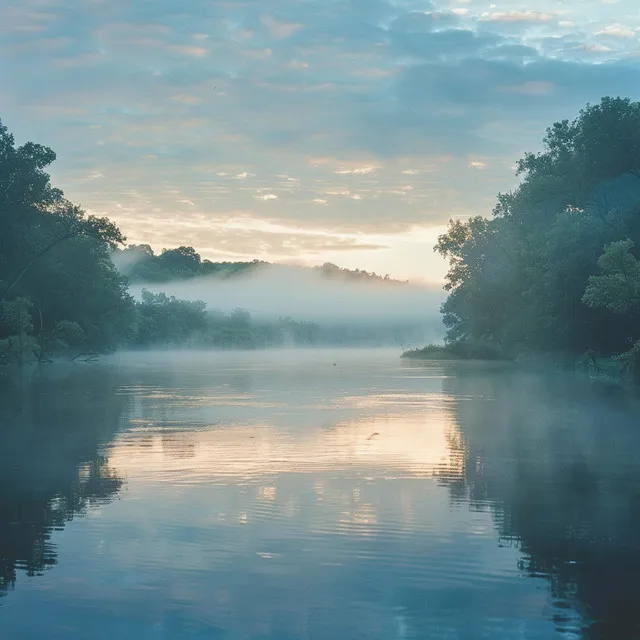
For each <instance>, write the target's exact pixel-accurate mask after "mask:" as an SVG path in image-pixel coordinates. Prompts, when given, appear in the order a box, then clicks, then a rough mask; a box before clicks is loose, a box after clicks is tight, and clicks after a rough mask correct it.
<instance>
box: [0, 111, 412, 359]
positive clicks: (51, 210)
mask: <svg viewBox="0 0 640 640" xmlns="http://www.w3.org/2000/svg"><path fill="white" fill-rule="evenodd" d="M55 159H56V155H55V153H54V152H53V151H52V150H51V149H49V148H48V147H46V146H43V145H39V144H34V143H32V142H27V143H26V144H24V145H22V146H17V145H16V143H15V139H14V137H13V135H11V133H10V132H9V131H8V129H7V127H6V126H4V125H3V124H2V122H1V121H0V364H8V363H12V362H23V361H26V360H36V361H38V362H47V361H50V360H51V359H52V358H53V357H54V356H55V355H61V354H67V355H69V356H72V357H84V358H88V359H91V358H94V357H95V355H96V354H98V353H103V352H110V351H113V350H115V349H116V348H118V347H150V346H157V345H168V346H177V345H181V346H185V345H186V346H189V345H191V346H211V347H221V348H259V347H268V346H284V345H298V346H301V345H318V344H335V345H340V344H356V343H358V344H369V345H376V344H381V343H385V342H388V341H389V340H391V341H396V342H397V343H398V344H401V340H402V336H403V335H404V334H406V331H407V327H403V326H398V327H388V326H387V327H381V326H378V327H376V326H370V327H366V328H363V329H362V331H360V332H358V331H356V329H354V327H351V326H346V325H333V326H319V325H318V324H316V323H313V322H300V321H296V320H294V319H291V318H282V319H280V320H277V321H270V322H266V321H265V322H261V321H257V320H255V319H253V318H252V317H251V316H250V314H249V313H247V312H246V311H243V310H240V309H238V310H235V311H233V312H231V313H223V312H219V311H215V310H211V309H207V308H206V305H205V303H203V302H200V301H189V300H179V299H176V298H175V297H172V296H167V295H165V294H163V293H150V292H148V291H144V292H143V293H142V295H141V297H140V299H137V300H136V299H134V298H133V297H132V296H131V294H130V293H129V290H128V286H129V283H130V282H135V283H150V284H151V283H162V282H169V281H171V280H185V279H189V278H194V277H197V276H208V275H213V276H215V277H218V278H230V277H236V276H241V275H248V274H250V273H252V272H253V271H254V270H256V269H260V268H266V267H268V266H270V265H269V264H268V263H266V262H262V261H259V260H254V261H251V262H235V263H234V262H218V263H216V262H211V261H209V260H203V259H202V258H201V256H200V255H199V254H198V253H197V251H196V250H195V249H194V248H193V247H178V248H177V249H164V250H163V251H162V252H161V253H160V254H159V255H156V254H155V253H154V251H153V250H152V249H151V247H150V246H148V245H129V246H125V238H124V236H123V234H122V233H121V231H120V230H119V229H118V227H117V226H116V225H115V224H114V223H113V222H111V221H110V220H109V219H108V218H104V217H97V216H92V215H87V214H86V212H85V211H83V210H82V209H81V208H80V207H78V206H76V205H75V204H73V203H72V202H70V201H69V200H68V199H67V198H65V196H64V194H63V192H62V191H61V190H60V189H57V188H55V187H54V186H53V185H52V184H51V180H50V176H49V174H48V173H47V168H48V167H49V166H50V165H51V164H52V163H53V162H54V161H55ZM116 265H117V266H116ZM317 269H319V270H320V273H321V274H322V275H323V276H324V277H328V278H342V279H350V280H357V281H368V282H379V281H385V282H395V281H391V280H390V279H389V278H388V276H385V277H382V276H378V275H377V274H374V273H368V272H366V271H360V270H355V271H350V270H348V269H340V268H339V267H337V266H336V265H333V264H331V263H327V264H325V265H323V266H322V267H317Z"/></svg>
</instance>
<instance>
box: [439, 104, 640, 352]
mask: <svg viewBox="0 0 640 640" xmlns="http://www.w3.org/2000/svg"><path fill="white" fill-rule="evenodd" d="M517 175H519V176H520V178H521V182H520V185H519V186H518V188H517V189H515V190H514V191H513V192H510V193H506V194H498V199H497V203H496V206H495V207H494V209H493V216H492V218H484V217H474V218H471V219H469V220H468V221H466V222H465V221H455V222H451V224H450V226H449V229H448V230H447V232H446V233H445V234H444V235H443V236H441V238H440V239H439V241H438V244H437V246H436V251H438V252H440V253H441V254H442V255H443V256H444V257H446V258H447V259H448V260H449V273H448V275H447V283H446V285H445V288H446V289H447V290H448V291H449V297H448V299H447V301H446V302H445V304H444V305H443V314H444V322H445V324H446V325H447V327H448V340H449V341H450V342H466V343H473V342H476V343H484V344H490V345H493V346H496V347H499V348H500V349H501V350H503V351H507V352H511V353H513V354H516V353H519V352H522V351H534V350H536V351H540V350H544V351H556V352H557V351H561V352H569V353H583V352H584V351H585V350H587V349H593V350H594V351H596V352H598V353H603V354H613V353H616V352H619V351H620V350H623V349H626V348H628V346H627V341H628V339H629V337H630V336H631V337H632V338H634V339H638V338H640V324H639V323H637V322H636V317H635V315H634V313H635V312H634V313H632V312H631V311H632V310H631V309H630V308H629V313H626V314H625V313H619V314H617V315H612V314H611V313H609V312H608V311H607V308H611V307H607V306H606V305H602V304H595V302H596V301H597V297H594V296H595V293H596V291H599V292H600V294H599V295H600V296H601V297H602V295H603V287H604V286H605V284H606V285H607V286H608V287H609V288H610V289H611V287H613V286H614V284H616V283H617V284H616V286H618V291H617V292H618V293H620V287H621V284H620V280H621V273H617V274H615V275H614V274H604V275H603V276H598V277H601V278H603V279H602V280H590V278H592V277H594V276H596V275H597V271H598V258H599V257H600V256H601V255H602V252H603V247H605V246H607V245H610V244H611V243H617V242H621V241H626V240H630V241H632V242H636V243H637V242H640V207H639V206H638V201H639V196H640V180H638V178H639V177H640V103H636V102H632V101H630V100H628V99H622V98H603V100H602V101H601V102H600V103H599V104H597V105H587V107H585V108H584V109H583V110H582V111H580V113H579V114H578V116H577V118H575V119H574V120H573V121H568V120H563V121H561V122H557V123H555V124H554V125H552V126H551V127H549V129H547V133H546V136H545V137H544V140H543V151H542V152H540V153H527V154H525V155H524V157H523V158H522V159H521V160H520V161H519V162H518V164H517ZM624 246H626V245H624ZM624 253H625V252H624V251H622V252H620V251H618V253H617V254H616V255H617V256H618V258H620V257H621V256H622V254H624ZM628 257H632V256H631V254H629V256H628ZM612 258H613V256H609V258H607V257H605V258H604V260H605V262H606V261H607V260H608V259H612ZM589 283H592V284H591V285H590V289H589V290H588V295H586V297H585V289H586V288H587V286H588V285H589ZM596 285H597V286H596ZM610 293H611V295H613V291H612V290H611V291H610ZM612 304H621V302H620V300H619V299H618V302H616V303H612Z"/></svg>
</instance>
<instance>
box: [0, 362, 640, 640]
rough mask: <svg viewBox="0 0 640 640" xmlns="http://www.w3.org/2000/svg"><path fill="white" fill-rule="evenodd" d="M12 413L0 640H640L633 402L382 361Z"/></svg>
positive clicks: (83, 392)
mask: <svg viewBox="0 0 640 640" xmlns="http://www.w3.org/2000/svg"><path fill="white" fill-rule="evenodd" d="M0 403H1V404H0V421H1V424H2V428H3V431H2V434H1V436H0V437H1V438H2V440H1V447H0V481H1V483H2V484H1V486H2V493H1V494H0V571H1V573H0V579H1V580H3V583H4V587H5V589H6V588H8V587H10V586H11V585H13V583H14V582H15V583H16V584H15V587H14V588H12V589H11V591H10V593H8V594H7V597H6V598H4V599H2V600H0V634H2V635H3V636H5V635H6V636H7V637H34V638H35V637H48V638H110V637H112V636H113V635H120V636H121V637H124V638H129V637H131V638H136V639H140V638H228V639H234V640H235V639H236V638H238V639H240V638H242V639H244V638H247V639H273V640H275V639H278V640H281V639H288V638H313V639H324V638H327V639H340V638H363V639H365V638H366V639H369V638H380V639H385V640H386V639H392V640H393V639H404V638H554V637H573V638H580V637H584V638H594V639H595V638H637V637H639V636H640V616H638V615H636V608H637V605H636V603H637V602H640V587H638V586H637V584H636V575H637V573H638V569H640V538H638V536H637V531H638V524H640V522H638V521H639V520H640V471H639V470H638V469H637V464H636V463H635V453H636V451H637V450H638V445H639V444H640V429H639V428H638V427H639V426H640V425H638V424H637V423H638V422H639V421H638V420H637V418H636V416H638V415H639V414H638V407H637V406H636V404H635V401H634V400H633V399H632V398H631V397H630V396H629V395H625V394H624V393H622V392H621V391H619V390H616V389H612V388H607V387H603V386H602V385H600V384H596V383H593V382H590V381H588V380H585V379H580V378H577V377H573V376H567V375H563V376H560V375H558V374H548V375H542V374H531V373H524V372H517V371H514V370H510V369H508V368H505V367H503V366H501V365H481V364H469V363H466V364H456V363H444V364H435V363H431V364H419V363H407V362H404V361H401V360H399V359H398V357H397V354H396V353H389V352H384V351H379V352H368V351H352V352H291V353H285V352H281V353H278V352H276V353H267V354H255V353H254V354H238V353H236V354H225V355H222V354H201V355H196V354H164V355H160V354H157V355H156V354H147V355H138V356H132V357H128V358H118V359H114V360H113V361H111V362H109V363H107V364H102V365H100V366H97V367H87V366H83V365H80V366H75V367H70V368H69V369H67V370H63V371H61V370H58V369H56V370H54V369H51V370H50V371H49V372H46V373H45V374H44V375H42V376H36V377H35V379H33V380H30V381H22V382H21V383H20V384H14V385H13V386H11V387H9V385H8V383H7V384H5V386H4V387H3V388H2V391H0ZM78 515H82V516H84V517H81V518H77V517H76V516H78ZM74 518H75V519H74ZM72 519H73V522H71V520H72ZM56 563H57V566H55V567H54V568H52V570H51V571H44V569H46V568H47V567H50V566H51V565H53V564H56ZM16 574H17V576H16ZM36 574H37V575H38V577H33V578H31V579H30V578H28V577H27V576H28V575H32V576H33V575H36ZM16 578H17V579H16ZM0 584H2V583H0ZM34 612H37V615H33V614H34Z"/></svg>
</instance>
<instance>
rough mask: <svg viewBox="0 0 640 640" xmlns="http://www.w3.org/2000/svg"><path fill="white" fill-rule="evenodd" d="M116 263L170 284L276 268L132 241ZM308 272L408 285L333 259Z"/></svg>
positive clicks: (136, 277)
mask: <svg viewBox="0 0 640 640" xmlns="http://www.w3.org/2000/svg"><path fill="white" fill-rule="evenodd" d="M112 257H113V262H114V264H115V265H116V267H117V268H118V269H119V270H120V272H121V273H123V274H124V275H126V276H127V277H128V278H129V279H130V280H131V282H132V283H135V284H143V283H158V284H159V283H167V282H172V281H175V280H189V279H191V278H196V277H199V276H210V275H212V276H216V277H217V278H220V279H228V278H235V277H239V276H247V275H250V274H252V273H255V272H256V271H258V270H264V269H268V268H270V267H273V266H275V265H273V264H272V263H270V262H265V261H262V260H252V261H251V262H212V261H211V260H203V259H202V258H201V257H200V255H199V254H198V252H197V251H196V250H195V249H194V248H193V247H178V248H177V249H163V250H162V252H161V253H160V254H157V255H156V254H155V253H154V251H153V249H152V248H151V247H150V246H149V245H148V244H137V245H136V244H131V245H129V246H128V247H127V248H126V249H116V250H115V252H114V254H113V256H112ZM297 268H299V269H301V270H304V271H312V272H320V273H321V275H322V276H323V277H325V278H331V279H337V280H341V281H355V282H362V283H364V282H371V283H380V282H384V283H389V284H407V283H406V282H402V281H400V280H394V279H392V278H390V277H389V276H388V275H385V276H381V275H378V274H377V273H372V272H368V271H363V270H360V269H355V270H351V269H344V268H341V267H338V266H337V265H335V264H332V263H331V262H325V263H324V264H323V265H322V266H320V267H297Z"/></svg>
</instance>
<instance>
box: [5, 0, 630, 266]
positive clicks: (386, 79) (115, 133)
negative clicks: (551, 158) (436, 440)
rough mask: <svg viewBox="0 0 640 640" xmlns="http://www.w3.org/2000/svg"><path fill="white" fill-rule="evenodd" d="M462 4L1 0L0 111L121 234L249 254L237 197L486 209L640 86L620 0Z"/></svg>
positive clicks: (335, 211)
mask: <svg viewBox="0 0 640 640" xmlns="http://www.w3.org/2000/svg"><path fill="white" fill-rule="evenodd" d="M458 4H459V6H454V5H452V4H451V3H445V2H437V3H426V2H425V3H420V5H418V4H417V3H416V2H413V1H412V2H401V3H400V2H391V1H386V0H341V1H340V2H334V3H326V2H321V1H320V0H309V1H308V2H304V3H300V2H295V1H294V0H277V2H275V3H273V4H271V5H270V6H269V7H268V9H266V8H265V6H264V4H263V3H259V2H254V1H246V2H241V3H240V2H238V3H229V2H223V1H217V0H207V1H205V0H194V1H193V2H192V3H189V4H188V5H184V4H183V5H180V4H176V3H171V2H168V0H159V1H158V2H153V3H150V2H145V3H142V2H137V3H128V2H125V1H124V0H112V1H111V2H109V3H102V2H94V3H86V2H81V1H80V0H68V1H66V2H62V0H47V2H46V3H44V2H42V0H20V2H18V0H8V1H7V3H5V4H4V5H3V6H1V7H0V35H2V38H1V39H0V74H2V77H3V78H4V79H5V82H4V83H3V87H2V89H1V91H2V94H1V95H2V104H3V112H2V114H0V116H1V117H2V118H3V121H4V122H5V123H6V124H7V125H8V126H9V127H10V129H12V130H13V131H14V132H15V133H16V136H17V138H18V140H19V141H24V140H26V139H34V140H37V141H39V142H42V143H45V144H49V145H51V146H52V147H54V148H55V150H56V151H57V152H58V157H59V160H58V162H57V164H56V166H55V168H54V179H55V180H56V182H57V183H58V184H60V185H61V186H62V187H63V188H64V189H65V190H66V192H67V194H68V195H69V197H71V198H72V199H74V200H77V201H79V202H81V203H82V204H84V205H85V206H86V207H88V208H90V209H91V210H94V211H99V212H100V213H104V214H108V215H112V216H113V217H114V218H115V219H116V221H117V222H118V223H119V224H120V225H121V226H122V227H123V229H124V231H125V232H126V233H128V235H129V236H130V237H131V236H135V237H136V238H140V239H143V238H142V236H143V235H144V233H149V234H152V235H153V234H155V235H157V232H155V231H153V229H152V227H153V225H154V224H155V225H157V226H159V227H166V229H167V230H168V232H167V242H168V239H169V238H173V239H174V241H175V243H180V244H182V243H184V242H186V240H185V238H187V237H188V238H190V239H191V240H190V241H192V242H194V243H195V244H196V245H203V244H204V245H207V246H210V247H212V248H214V247H215V246H218V245H219V246H220V247H222V246H223V245H222V242H223V241H224V242H225V245H224V247H225V251H227V250H228V247H232V250H235V249H238V251H239V252H240V253H242V252H243V251H245V250H249V249H255V250H259V249H260V245H259V243H256V242H253V241H252V242H251V243H246V242H244V241H243V240H242V239H241V238H240V237H239V236H237V235H234V234H232V236H230V237H228V238H224V237H223V236H221V235H220V229H219V227H217V226H216V225H214V224H212V223H213V222H215V221H216V220H218V219H219V216H220V215H221V212H224V211H232V210H237V211H244V212H249V213H250V214H251V215H253V216H254V217H258V218H259V217H260V216H268V217H269V218H268V219H269V220H270V221H273V220H277V221H279V223H281V224H283V225H285V226H287V225H288V226H296V227H299V228H302V229H316V230H317V229H319V228H320V229H324V230H326V231H327V232H328V233H357V232H361V233H365V234H370V233H372V232H373V230H378V231H379V232H380V233H385V234H397V233H405V232H407V231H408V230H409V229H411V228H413V226H414V225H416V224H421V225H424V226H427V227H428V226H429V225H441V224H442V223H443V222H444V221H446V219H448V218H449V217H450V216H465V215H469V214H471V213H483V212H486V211H488V210H489V209H490V207H491V203H492V201H493V198H494V194H495V191H497V187H496V184H497V183H499V184H500V185H501V188H503V189H506V188H509V186H510V185H512V184H513V180H514V179H513V175H512V169H511V167H512V166H513V164H514V161H515V159H517V157H519V156H520V155H521V154H522V153H523V152H524V151H525V150H529V149H535V148H537V147H538V145H539V141H540V139H541V137H542V135H543V132H544V130H545V128H546V127H547V126H548V125H549V124H551V122H553V121H555V120H558V119H562V118H565V117H569V118H570V117H573V116H574V115H575V113H576V112H577V110H578V109H579V108H580V107H582V106H584V103H585V102H587V101H591V102H594V101H597V100H598V99H599V98H600V97H601V96H602V95H606V94H614V95H618V94H629V95H630V97H632V98H638V97H640V95H639V94H640V91H639V90H637V89H636V87H640V82H639V80H640V78H639V77H638V75H639V73H640V71H639V69H640V67H639V64H638V60H639V58H638V57H637V54H638V43H637V38H636V37H635V34H636V33H637V31H636V30H637V29H638V28H640V21H639V20H638V18H637V16H636V17H634V15H635V14H634V13H633V12H634V7H635V4H633V3H631V2H630V0H620V2H619V3H618V4H617V5H610V6H607V5H604V4H602V3H600V2H592V1H591V0H580V2H578V0H565V2H564V3H563V13H558V12H557V11H556V8H554V4H555V3H552V2H545V1H542V2H540V3H539V4H538V5H536V10H535V11H534V10H532V9H531V8H530V5H529V6H527V4H526V3H525V2H524V1H520V0H512V1H511V2H510V3H508V5H507V6H506V7H504V8H503V7H501V8H500V9H496V8H491V7H490V3H489V1H488V0H475V1H474V2H468V3H458ZM452 8H453V9H460V8H462V9H466V11H464V12H462V11H453V10H451V9H452ZM622 25H624V26H622ZM469 158H473V159H474V161H475V160H476V159H479V158H481V160H478V161H480V162H483V163H485V164H486V168H485V169H484V170H483V171H472V170H471V168H470V167H468V163H469ZM461 167H462V169H463V171H464V175H465V180H464V181H461V180H460V173H461ZM94 168H95V173H101V174H102V177H101V178H100V179H94V180H89V179H87V175H88V173H89V172H90V171H92V170H93V169H94ZM97 168H99V170H98V169H97ZM283 176H284V177H283ZM175 190H177V191H178V192H179V193H178V194H175V193H173V191H175ZM134 192H135V193H136V194H137V195H135V196H134V195H133V193H134ZM188 202H189V203H192V204H188ZM115 203H118V205H119V206H116V204H115ZM390 212H393V214H392V215H391V214H390ZM151 214H153V215H151ZM265 219H266V218H265ZM181 220H185V221H186V222H185V224H183V223H182V222H181ZM195 228H199V229H200V233H195V232H193V231H192V230H191V229H195ZM143 232H144V233H143ZM255 233H257V234H258V235H259V234H260V233H263V234H266V233H268V232H267V231H264V230H263V231H256V232H255ZM181 234H183V235H181ZM265 238H266V244H265V246H268V247H270V250H273V251H275V252H276V253H275V254H274V255H280V254H279V253H277V252H278V251H280V249H279V248H278V246H279V245H278V243H277V242H276V243H275V244H274V243H273V242H272V240H273V237H271V236H269V237H267V236H265ZM164 241H165V240H163V242H164ZM235 242H237V243H238V244H237V245H235V248H234V245H233V243H235ZM325 244H326V243H325ZM369 244H371V243H369ZM373 244H376V243H373ZM298 246H299V248H300V251H303V250H304V247H303V244H302V243H300V244H299V245H298ZM307 246H308V245H307ZM335 246H337V247H342V246H347V245H346V244H345V243H342V242H339V243H336V245H335ZM240 247H242V250H241V251H240ZM345 251H348V252H349V253H350V254H351V253H352V252H353V250H352V248H351V245H349V249H345ZM373 253H375V252H373ZM362 255H363V258H365V259H367V260H369V259H372V260H375V258H372V257H371V256H370V255H369V254H365V253H363V254H362ZM372 264H375V263H372ZM364 266H366V265H364ZM372 268H373V267H372ZM416 268H417V267H416Z"/></svg>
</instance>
